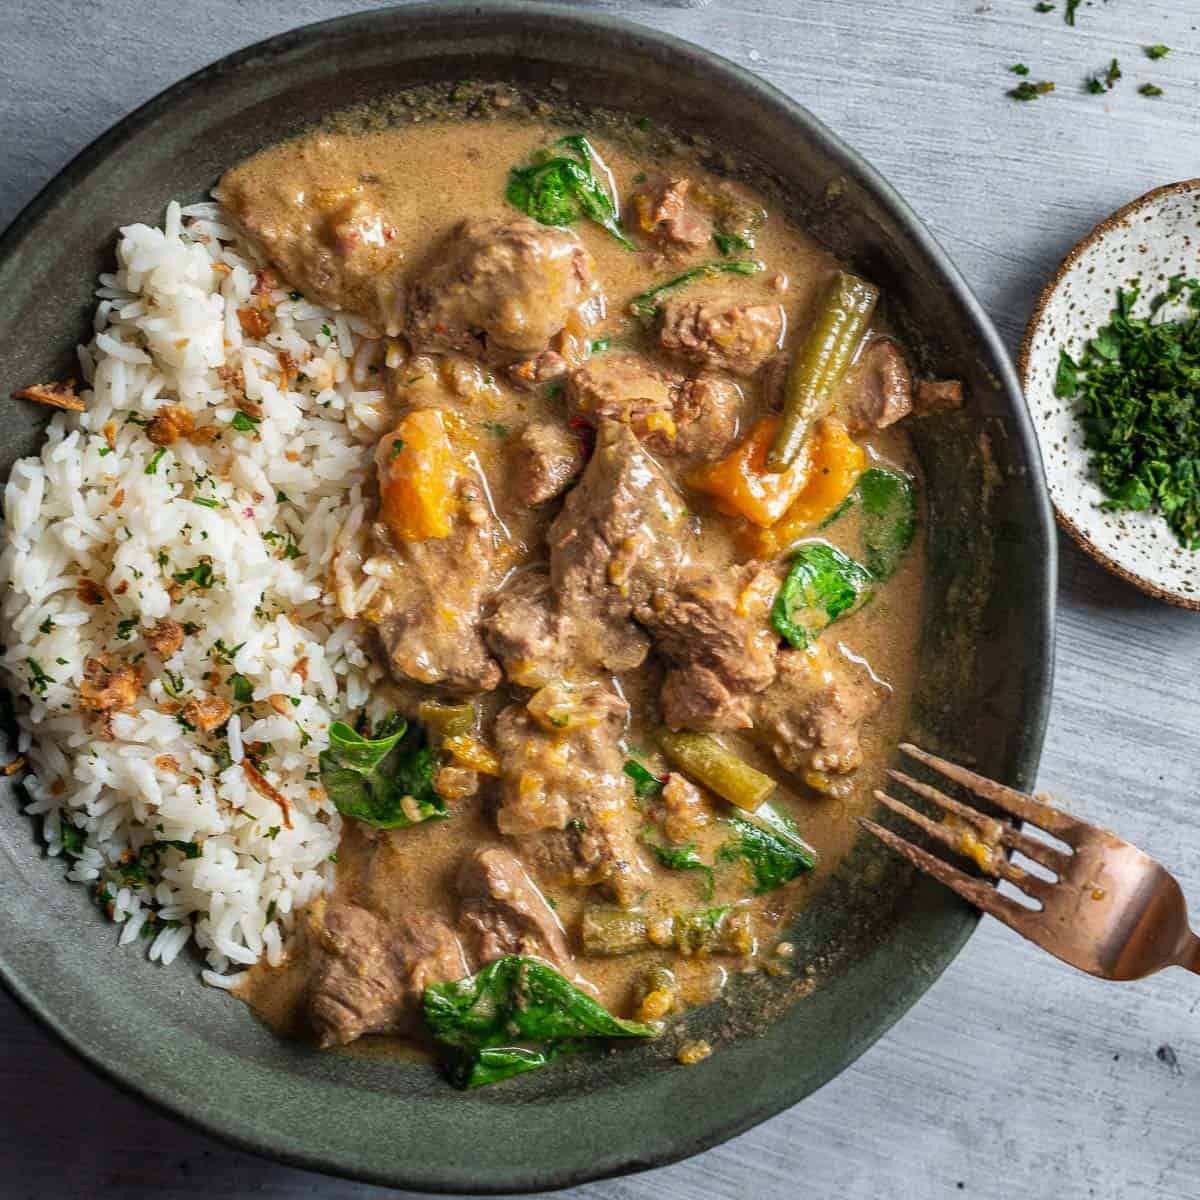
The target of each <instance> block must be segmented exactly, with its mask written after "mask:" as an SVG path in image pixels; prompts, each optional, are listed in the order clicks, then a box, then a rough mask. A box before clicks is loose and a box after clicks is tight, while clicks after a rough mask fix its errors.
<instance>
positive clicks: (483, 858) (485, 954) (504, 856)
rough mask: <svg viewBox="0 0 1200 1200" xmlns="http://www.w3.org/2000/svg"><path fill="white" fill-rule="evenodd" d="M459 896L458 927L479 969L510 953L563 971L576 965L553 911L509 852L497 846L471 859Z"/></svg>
mask: <svg viewBox="0 0 1200 1200" xmlns="http://www.w3.org/2000/svg"><path fill="white" fill-rule="evenodd" d="M458 892H459V895H460V896H462V904H461V905H460V907H459V917H458V928H459V932H460V933H461V934H462V937H463V940H464V941H465V943H466V945H467V946H468V947H470V948H471V953H472V958H473V965H474V967H475V968H476V969H478V968H479V967H481V966H483V965H484V964H485V963H489V962H491V961H492V960H493V959H496V958H501V957H503V956H504V955H505V954H524V955H533V956H535V957H537V958H544V959H545V960H546V961H547V962H549V963H552V964H553V965H554V966H556V967H558V968H560V969H561V968H562V967H564V966H566V964H567V963H569V962H570V961H571V952H570V950H568V949H567V937H566V934H565V933H564V932H563V927H562V925H561V923H560V922H559V919H558V917H556V916H555V915H554V910H553V909H552V908H551V907H550V905H549V904H547V903H546V898H545V897H544V896H543V895H542V893H541V892H540V891H539V890H538V887H537V884H535V883H534V882H533V880H532V879H530V878H529V876H528V875H527V874H526V873H525V868H524V867H522V866H521V864H520V863H519V862H518V861H517V859H516V858H515V857H514V856H513V855H512V854H510V853H509V852H508V851H507V850H504V849H502V848H500V847H499V846H492V847H489V848H488V849H484V850H476V851H475V852H474V853H472V854H469V855H467V857H466V858H465V859H463V864H462V867H461V869H460V870H459V872H458Z"/></svg>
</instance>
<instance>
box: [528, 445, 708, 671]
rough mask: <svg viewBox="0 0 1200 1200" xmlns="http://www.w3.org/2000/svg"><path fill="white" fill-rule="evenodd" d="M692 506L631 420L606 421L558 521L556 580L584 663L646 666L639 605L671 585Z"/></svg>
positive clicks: (553, 530)
mask: <svg viewBox="0 0 1200 1200" xmlns="http://www.w3.org/2000/svg"><path fill="white" fill-rule="evenodd" d="M686 515H687V510H686V509H685V508H684V505H683V501H682V500H681V499H680V497H679V495H678V493H677V492H676V491H675V489H674V488H673V487H672V486H671V483H670V481H669V480H668V479H667V477H666V476H665V475H664V474H663V473H662V471H661V470H660V469H659V467H658V465H657V464H656V463H655V462H654V460H653V459H652V458H651V457H650V456H649V455H648V454H646V452H645V451H644V450H643V449H642V447H641V446H640V445H639V444H638V441H637V438H635V437H634V436H633V433H632V431H631V430H630V429H629V428H628V427H627V426H625V425H620V424H618V423H617V422H615V421H605V422H604V423H603V424H602V425H601V426H600V429H599V431H598V433H597V437H596V449H595V451H594V452H593V454H592V457H591V460H590V461H589V463H588V465H587V468H586V469H585V470H584V473H583V477H582V478H581V479H580V481H579V485H578V486H577V487H576V488H574V489H573V490H572V491H571V492H570V493H569V494H568V496H567V499H566V503H565V504H564V505H563V510H562V512H561V513H559V515H558V516H557V517H556V518H555V520H554V523H553V524H552V525H551V526H550V531H549V534H548V536H547V542H548V544H549V546H550V582H551V585H552V587H553V589H554V591H555V594H556V598H557V602H558V607H559V611H560V612H561V613H562V614H563V615H564V616H565V617H566V618H567V619H568V621H569V629H567V630H564V632H565V633H566V634H567V636H568V640H569V641H570V642H571V644H572V647H573V650H572V660H573V662H574V663H575V664H576V665H578V666H584V665H590V666H597V667H606V668H607V669H609V670H612V671H618V670H628V669H630V668H632V667H636V666H638V665H640V664H641V662H642V661H643V659H644V658H645V657H646V651H647V649H648V647H647V643H646V639H645V635H644V634H642V633H641V632H640V631H639V630H637V629H636V628H635V627H634V626H633V625H632V623H631V622H630V616H631V614H632V612H633V610H634V607H635V606H637V605H638V604H642V603H644V602H645V601H646V600H648V599H649V597H650V594H651V592H652V591H654V590H655V589H657V588H661V587H669V586H670V584H671V582H672V580H673V579H674V578H675V573H676V571H677V570H678V568H679V563H680V559H681V557H682V553H683V546H682V538H681V535H682V534H683V531H684V530H683V526H684V519H685V517H686Z"/></svg>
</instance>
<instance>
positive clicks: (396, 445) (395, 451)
mask: <svg viewBox="0 0 1200 1200" xmlns="http://www.w3.org/2000/svg"><path fill="white" fill-rule="evenodd" d="M403 449H404V439H403V438H392V457H393V458H396V457H398V456H399V454H400V451H401V450H403Z"/></svg>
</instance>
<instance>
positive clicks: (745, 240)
mask: <svg viewBox="0 0 1200 1200" xmlns="http://www.w3.org/2000/svg"><path fill="white" fill-rule="evenodd" d="M713 243H714V244H715V245H716V247H717V249H718V250H719V251H720V252H721V257H722V258H728V257H729V256H730V255H731V254H732V253H733V252H734V251H735V250H753V249H754V239H753V238H752V237H748V236H743V235H742V234H740V233H719V232H718V233H714V234H713Z"/></svg>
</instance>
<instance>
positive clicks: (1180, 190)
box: [1017, 177, 1200, 612]
mask: <svg viewBox="0 0 1200 1200" xmlns="http://www.w3.org/2000/svg"><path fill="white" fill-rule="evenodd" d="M1189 192H1191V193H1196V194H1197V195H1200V177H1197V178H1193V179H1180V180H1177V181H1176V182H1174V183H1164V184H1160V185H1159V186H1158V187H1155V188H1151V189H1150V190H1149V191H1148V192H1143V193H1142V194H1141V195H1140V196H1138V197H1136V198H1135V199H1133V200H1130V201H1129V202H1128V203H1127V204H1122V205H1121V207H1120V208H1118V209H1117V210H1116V211H1115V212H1112V213H1109V215H1108V216H1107V217H1105V218H1104V219H1103V220H1102V221H1098V222H1097V223H1096V224H1095V225H1094V226H1093V227H1092V228H1091V230H1089V231H1088V232H1087V233H1086V234H1084V236H1083V237H1081V238H1080V239H1079V241H1078V242H1076V243H1075V245H1074V246H1072V247H1071V249H1070V250H1069V251H1067V254H1066V255H1065V257H1064V258H1063V260H1062V262H1060V263H1059V264H1058V266H1057V268H1056V269H1055V271H1054V274H1053V275H1051V277H1050V279H1049V280H1048V281H1047V283H1046V286H1045V287H1043V288H1042V291H1041V294H1040V295H1039V296H1038V298H1037V302H1036V303H1035V304H1034V306H1033V311H1032V312H1031V313H1030V314H1029V320H1028V321H1027V322H1026V324H1025V333H1024V335H1023V336H1022V338H1021V346H1020V349H1019V350H1018V352H1017V377H1018V378H1019V380H1020V382H1021V391H1022V392H1024V393H1026V394H1028V392H1029V382H1030V379H1029V376H1030V371H1031V369H1032V368H1031V362H1030V359H1031V358H1032V355H1033V339H1034V338H1035V337H1036V336H1037V331H1038V328H1039V326H1040V325H1041V323H1042V319H1043V317H1044V316H1045V315H1046V308H1047V307H1048V306H1049V304H1050V301H1051V300H1053V299H1054V296H1055V294H1056V293H1057V292H1058V289H1059V288H1060V287H1061V286H1062V284H1063V282H1064V280H1065V278H1066V276H1067V273H1068V272H1069V271H1070V270H1071V268H1072V267H1074V266H1075V264H1076V263H1077V262H1078V261H1079V260H1080V259H1081V258H1082V257H1083V255H1084V254H1086V253H1087V251H1088V250H1090V249H1091V248H1092V246H1093V245H1095V244H1096V242H1098V241H1099V240H1100V239H1101V238H1102V237H1104V235H1105V234H1106V233H1108V232H1109V231H1110V230H1114V229H1116V228H1118V226H1120V225H1121V224H1122V223H1123V222H1124V221H1125V220H1126V219H1127V218H1129V217H1132V216H1134V215H1135V214H1136V213H1138V212H1139V211H1140V210H1141V209H1143V208H1145V207H1147V206H1148V205H1150V204H1153V203H1155V202H1156V201H1158V200H1161V199H1162V198H1163V197H1164V196H1170V195H1176V194H1187V193H1189ZM1031 415H1032V414H1031ZM1033 428H1034V432H1035V434H1037V437H1038V443H1039V446H1040V444H1041V435H1040V433H1038V425H1037V422H1036V421H1035V422H1034V423H1033ZM1050 504H1051V507H1052V508H1053V509H1054V518H1055V520H1056V521H1057V522H1058V524H1059V526H1060V527H1061V528H1062V530H1063V531H1064V532H1065V533H1066V534H1067V535H1068V536H1069V537H1070V538H1071V539H1072V541H1074V542H1075V544H1076V545H1077V546H1078V547H1079V548H1080V549H1081V550H1082V551H1083V552H1084V553H1085V554H1086V555H1088V557H1089V558H1091V559H1092V561H1093V562H1095V563H1098V564H1099V565H1100V566H1102V567H1103V568H1104V569H1105V570H1106V571H1108V572H1109V573H1110V574H1113V575H1115V576H1117V578H1118V579H1123V580H1124V581H1125V582H1126V583H1131V584H1133V586H1134V587H1135V588H1137V589H1138V590H1139V591H1142V592H1144V593H1145V594H1146V595H1147V596H1152V597H1153V598H1154V599H1155V600H1162V601H1164V602H1165V603H1167V604H1173V605H1175V606H1176V607H1177V608H1186V609H1190V610H1191V611H1192V612H1200V597H1198V596H1184V595H1181V594H1180V593H1179V592H1173V591H1171V589H1170V588H1165V587H1163V586H1162V585H1161V584H1158V583H1155V582H1154V580H1153V579H1151V578H1149V577H1148V576H1146V575H1139V574H1138V573H1137V572H1136V571H1131V570H1130V569H1129V568H1128V567H1125V566H1122V565H1121V564H1120V563H1119V562H1117V560H1116V559H1114V558H1111V557H1110V556H1109V555H1107V554H1105V552H1104V551H1103V550H1101V549H1100V547H1099V546H1097V545H1096V543H1095V542H1093V541H1092V539H1091V538H1090V537H1088V535H1087V533H1086V532H1085V531H1084V529H1083V528H1082V526H1080V524H1079V523H1078V522H1077V521H1076V520H1075V518H1074V517H1072V516H1071V514H1070V513H1069V512H1067V511H1066V509H1065V507H1063V506H1062V505H1060V504H1059V503H1058V502H1057V501H1056V500H1055V499H1054V495H1053V493H1050Z"/></svg>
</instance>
